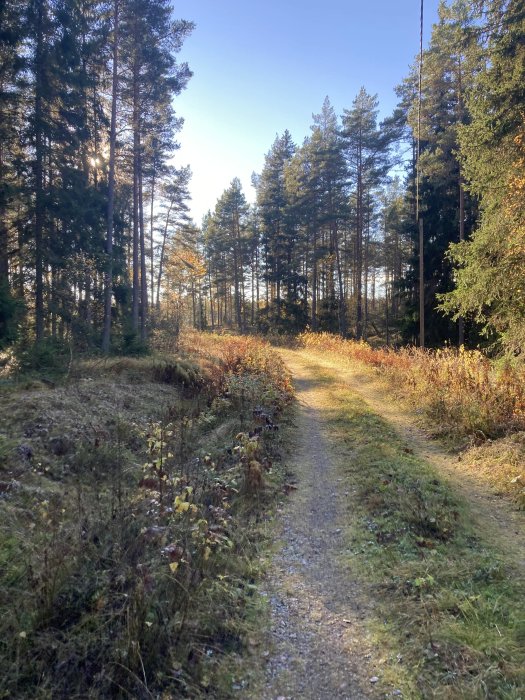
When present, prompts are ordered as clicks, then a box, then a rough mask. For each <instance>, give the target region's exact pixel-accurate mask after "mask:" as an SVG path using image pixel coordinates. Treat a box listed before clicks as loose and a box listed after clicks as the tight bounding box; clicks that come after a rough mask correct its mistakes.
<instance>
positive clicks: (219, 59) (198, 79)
mask: <svg viewBox="0 0 525 700" xmlns="http://www.w3.org/2000/svg"><path fill="white" fill-rule="evenodd" d="M438 1H439V0H425V21H424V26H425V33H424V42H425V45H426V44H427V43H428V40H429V37H430V31H431V26H432V24H433V22H435V21H436V18H437V7H438ZM419 7H420V2H419V0H397V1H395V0H394V1H389V0H360V1H358V0H323V1H320V2H312V1H311V0H302V1H300V0H265V1H261V2H257V1H254V0H251V1H250V0H243V1H241V0H174V14H175V16H176V17H178V18H183V19H188V20H192V21H193V22H195V24H196V25H197V26H196V28H195V31H194V32H193V34H192V36H191V37H189V38H188V39H187V40H186V42H185V44H184V46H183V48H182V51H181V53H180V56H179V58H180V60H183V61H187V62H188V63H189V65H190V68H191V69H192V71H193V73H194V76H193V78H192V79H191V80H190V82H189V84H188V87H187V89H186V90H185V91H184V92H183V93H182V94H181V95H180V96H179V97H178V98H177V99H176V103H175V107H176V111H177V113H178V115H179V116H182V117H184V120H185V124H184V128H183V130H182V132H181V133H180V134H179V137H178V140H179V142H180V144H181V148H180V150H179V151H178V153H177V155H176V158H175V162H176V164H177V165H187V164H189V165H190V166H191V168H192V171H193V178H192V184H191V192H192V198H193V201H192V203H191V210H192V214H193V216H194V219H195V222H196V223H197V224H200V222H201V218H202V215H203V214H204V213H205V212H206V211H207V210H208V209H213V208H214V206H215V202H216V200H217V198H218V197H220V195H221V194H222V192H223V191H224V189H226V188H227V187H228V185H229V184H230V182H231V180H232V179H233V178H234V177H239V178H240V180H241V182H242V184H243V188H244V191H245V194H246V197H247V199H248V200H249V201H252V200H253V190H252V187H251V185H250V177H251V173H252V172H253V171H255V172H260V171H261V169H262V167H263V163H264V155H265V153H266V152H267V151H268V150H269V149H270V146H271V145H272V143H273V141H274V139H275V136H276V134H281V133H282V132H283V131H284V130H285V129H288V130H289V131H290V132H291V134H292V137H293V138H294V141H295V142H296V143H297V144H300V143H301V142H302V141H303V139H304V137H305V136H307V135H308V134H309V133H310V125H311V123H312V114H313V113H318V112H320V110H321V106H322V104H323V100H324V98H325V96H326V95H328V97H329V98H330V101H331V102H332V105H333V106H334V108H335V110H336V113H337V114H338V115H340V114H341V113H342V111H343V109H344V108H349V107H350V106H351V104H352V101H353V99H354V97H355V96H356V94H357V92H358V91H359V89H360V87H361V86H364V87H365V88H366V89H367V91H368V92H370V93H372V94H376V93H377V95H378V97H379V102H380V109H381V116H382V117H384V116H386V115H388V114H389V113H390V112H391V111H392V110H393V108H394V107H395V104H396V96H395V93H394V88H395V86H396V85H397V84H398V83H400V82H401V81H402V79H403V78H404V77H405V76H406V75H407V73H408V70H409V66H410V65H411V63H413V61H414V57H415V56H416V54H417V53H418V50H419Z"/></svg>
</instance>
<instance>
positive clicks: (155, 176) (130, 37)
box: [0, 0, 525, 354]
mask: <svg viewBox="0 0 525 700" xmlns="http://www.w3.org/2000/svg"><path fill="white" fill-rule="evenodd" d="M0 12H1V13H2V16H1V17H0V19H1V22H2V33H1V34H0V58H1V69H0V130H1V134H0V142H1V146H0V149H1V150H0V182H1V187H0V273H1V277H2V286H1V287H0V289H1V291H0V338H1V339H2V341H3V342H4V343H6V342H9V341H11V340H13V339H14V337H15V335H16V333H17V331H18V332H20V331H23V332H24V333H25V334H26V336H29V337H33V338H34V339H35V340H36V341H37V342H41V341H42V340H43V339H45V338H46V337H52V338H73V339H75V341H76V342H82V343H85V344H87V345H88V346H100V345H102V347H103V348H104V349H105V350H106V351H107V350H108V349H109V348H110V340H111V341H112V343H113V347H116V348H119V347H123V348H125V347H129V346H133V344H136V343H138V344H139V345H140V344H141V343H142V344H144V343H145V342H146V340H147V335H148V330H149V329H150V327H151V326H152V323H153V322H155V323H159V322H161V321H163V320H164V321H165V322H168V323H169V324H171V325H172V326H173V327H174V328H175V329H176V328H177V327H178V325H179V324H180V323H181V322H182V321H184V320H186V321H189V322H190V323H193V324H194V325H195V326H197V327H200V328H210V327H211V328H217V327H233V328H236V329H238V330H240V331H249V330H259V331H278V332H296V331H300V330H302V329H304V328H305V327H306V326H309V327H311V328H312V329H317V330H330V331H334V332H338V333H341V334H342V335H343V336H348V337H356V338H369V337H371V336H375V337H376V339H379V340H381V341H383V342H385V341H386V342H387V343H388V342H396V343H401V342H420V341H421V340H422V339H421V338H420V337H419V335H418V333H419V258H420V255H419V253H420V251H419V245H418V235H419V223H418V220H417V219H418V217H417V214H418V213H419V219H421V220H422V222H423V234H424V249H423V262H424V266H423V267H424V308H425V318H426V325H425V328H426V330H425V338H424V340H425V342H426V344H427V345H434V346H438V345H441V344H443V343H445V342H451V343H453V344H457V343H463V342H465V343H466V344H470V345H474V344H478V343H480V342H484V343H494V342H495V341H497V343H498V344H499V345H500V346H501V345H503V347H505V348H506V349H508V350H511V351H513V352H514V353H515V354H519V353H520V352H521V348H522V345H523V341H524V336H525V325H524V324H525V293H524V291H523V284H522V282H523V279H524V276H525V269H524V268H525V253H524V251H525V241H524V240H523V239H524V235H525V228H524V216H525V206H524V199H525V153H524V144H525V141H524V138H525V126H524V116H523V105H524V104H525V95H524V90H525V8H524V6H523V3H522V2H520V1H519V0H508V1H503V0H484V1H482V0H454V1H453V2H450V3H448V4H446V3H442V4H441V6H440V9H439V21H438V22H437V24H436V25H434V28H433V32H432V37H431V40H430V45H429V47H428V49H427V50H426V51H424V54H423V63H422V73H421V75H422V83H421V88H422V89H421V99H420V95H419V61H418V60H417V61H416V63H415V65H414V67H413V69H412V70H411V72H410V75H409V76H408V77H407V78H406V79H405V80H404V82H403V83H402V84H401V85H400V86H399V88H398V96H399V104H398V107H397V108H396V110H395V111H394V113H393V114H392V115H391V117H389V118H387V119H385V120H384V121H383V122H381V123H378V118H377V115H378V102H377V99H376V97H374V96H372V95H370V94H368V92H367V91H366V89H364V88H362V89H361V90H360V92H359V94H358V95H357V96H356V98H355V99H354V101H353V103H352V104H351V106H350V107H349V108H348V109H345V110H344V112H343V114H342V115H341V116H340V117H338V116H337V115H336V114H335V112H334V110H333V108H332V106H331V105H330V102H329V100H328V99H326V100H325V103H324V104H323V106H322V110H321V112H320V114H318V115H314V117H313V124H312V127H311V133H310V135H309V136H308V137H307V138H305V139H304V141H303V143H302V144H301V145H297V144H295V143H294V142H293V140H292V138H291V136H290V134H289V132H288V131H286V132H285V133H284V134H282V135H280V136H277V138H276V140H275V142H274V143H273V144H272V146H271V148H270V150H269V152H268V153H267V155H266V159H265V164H264V168H263V170H262V172H261V173H260V174H258V175H254V177H253V185H254V187H255V189H256V193H257V196H256V203H255V204H254V205H252V206H248V205H247V203H246V199H245V196H244V193H243V192H242V188H241V185H240V182H239V181H238V180H237V179H235V180H233V182H232V183H231V185H230V187H229V188H228V189H227V190H226V191H225V192H224V194H223V195H222V196H221V197H220V199H219V200H218V202H217V204H216V206H215V209H214V210H213V212H210V213H209V214H208V215H207V216H206V217H205V218H204V220H203V222H202V226H201V227H197V226H195V225H194V224H193V223H192V222H191V221H189V220H188V218H187V214H186V212H187V205H186V203H185V202H186V200H187V199H188V180H189V177H190V173H189V169H179V170H174V169H173V168H172V167H170V166H169V165H168V162H169V157H170V155H171V154H172V153H173V150H174V148H175V142H174V134H175V132H176V131H177V129H178V128H179V127H180V120H179V119H178V118H176V116H175V114H174V111H173V96H174V95H176V94H177V93H178V92H179V91H180V90H181V89H182V88H183V87H184V86H185V85H186V82H187V80H188V78H189V77H190V72H189V69H188V67H187V66H186V65H185V64H179V63H177V62H176V60H175V55H176V53H177V52H178V51H179V49H180V47H181V45H182V42H183V40H184V37H185V36H186V35H187V34H188V33H189V32H190V31H191V29H192V25H191V23H188V22H184V21H177V22H173V21H172V19H171V16H170V7H169V4H168V2H165V1H164V0H113V2H97V1H96V0H86V1H83V0H57V1H52V0H32V1H31V2H30V3H28V5H26V6H24V7H21V5H20V3H17V2H14V0H11V1H9V0H8V2H7V3H4V4H3V5H2V8H1V9H0ZM419 116H420V119H419V118H418V117H419ZM418 151H419V158H418ZM152 309H154V310H155V313H154V314H152V313H151V311H152Z"/></svg>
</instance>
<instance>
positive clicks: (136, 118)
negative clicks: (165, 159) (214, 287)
mask: <svg viewBox="0 0 525 700" xmlns="http://www.w3.org/2000/svg"><path fill="white" fill-rule="evenodd" d="M138 72H139V67H138V63H137V59H135V65H134V68H133V302H132V312H131V322H132V326H133V330H134V331H135V333H136V334H137V335H138V332H139V300H140V277H139V246H140V240H139V237H140V231H139V229H140V225H139V153H140V100H139V83H138V79H139V76H138Z"/></svg>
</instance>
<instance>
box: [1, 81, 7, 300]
mask: <svg viewBox="0 0 525 700" xmlns="http://www.w3.org/2000/svg"><path fill="white" fill-rule="evenodd" d="M1 89H2V86H1V85H0V90H1ZM0 119H2V113H1V112H0ZM3 180H4V148H3V144H2V142H1V141H0V183H2V182H3ZM5 204H6V203H5V197H4V195H3V194H2V193H0V287H2V286H3V285H5V286H6V287H7V286H8V284H9V231H8V228H7V221H6V214H7V211H6V206H5Z"/></svg>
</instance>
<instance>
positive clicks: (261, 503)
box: [0, 334, 292, 700]
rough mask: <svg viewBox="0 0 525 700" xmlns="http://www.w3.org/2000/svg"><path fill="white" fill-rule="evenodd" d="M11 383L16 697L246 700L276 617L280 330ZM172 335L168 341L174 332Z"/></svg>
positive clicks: (8, 426) (5, 592) (9, 573)
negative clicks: (264, 556)
mask: <svg viewBox="0 0 525 700" xmlns="http://www.w3.org/2000/svg"><path fill="white" fill-rule="evenodd" d="M158 341H159V342H158V345H159V346H161V345H162V354H159V353H156V354H155V353H154V354H151V355H148V356H144V357H135V358H133V357H120V358H113V359H90V360H85V361H75V362H72V363H71V364H70V365H68V363H66V365H65V372H63V373H62V376H60V373H59V374H56V373H55V374H54V375H53V379H52V380H51V379H46V380H45V381H43V380H42V378H41V377H42V376H44V375H45V372H42V371H41V372H40V375H39V376H40V379H39V378H35V377H34V376H31V375H28V374H23V373H22V374H21V373H20V372H16V371H15V369H14V368H13V367H11V369H9V367H8V366H6V367H5V368H4V372H3V375H2V378H1V384H0V412H1V413H2V416H3V419H2V425H1V429H0V430H1V432H0V499H1V509H0V552H1V554H0V557H1V559H0V697H3V698H8V697H13V698H14V697H17V698H26V697H27V698H32V699H35V700H37V699H38V698H57V699H58V698H74V697H83V698H89V697H92V698H100V697H133V698H152V697H161V696H162V697H163V698H170V697H191V698H198V697H200V696H201V695H202V696H204V695H206V694H208V695H211V696H212V697H214V698H221V697H229V696H230V695H231V693H232V691H233V689H234V688H235V687H237V688H241V687H243V686H242V684H245V683H247V682H248V681H247V680H246V676H245V675H243V673H244V670H243V669H242V667H241V664H242V662H241V652H242V651H243V650H245V649H246V648H249V644H250V642H251V641H253V635H256V632H257V628H258V625H259V624H260V614H261V610H260V605H261V604H260V601H259V599H258V598H257V597H256V596H254V590H255V584H256V582H257V579H258V577H259V575H260V571H259V568H260V564H259V557H258V552H259V549H260V548H261V547H264V542H265V531H266V528H267V525H266V519H267V517H268V513H269V512H270V511H271V509H272V505H273V503H274V501H275V497H276V495H277V494H278V493H280V492H281V490H282V486H283V482H282V473H281V472H282V470H281V467H280V466H279V458H280V442H281V438H280V432H281V431H280V430H279V427H280V425H279V424H280V423H281V419H282V416H283V411H284V409H285V408H286V407H287V405H288V404H289V403H290V401H291V400H292V389H291V384H290V379H289V375H288V373H287V371H286V369H285V368H284V365H283V364H282V362H281V360H280V359H279V358H278V357H277V356H276V355H275V354H274V353H272V352H271V351H270V350H269V348H268V347H266V346H265V345H264V344H263V343H261V342H259V341H257V340H253V339H246V338H233V337H226V336H216V335H208V336H206V337H204V336H202V335H200V334H192V335H188V336H186V337H184V338H181V339H180V343H179V344H178V345H177V346H176V347H171V345H172V341H171V340H170V339H169V336H166V337H165V338H162V339H158ZM161 341H162V342H161Z"/></svg>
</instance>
